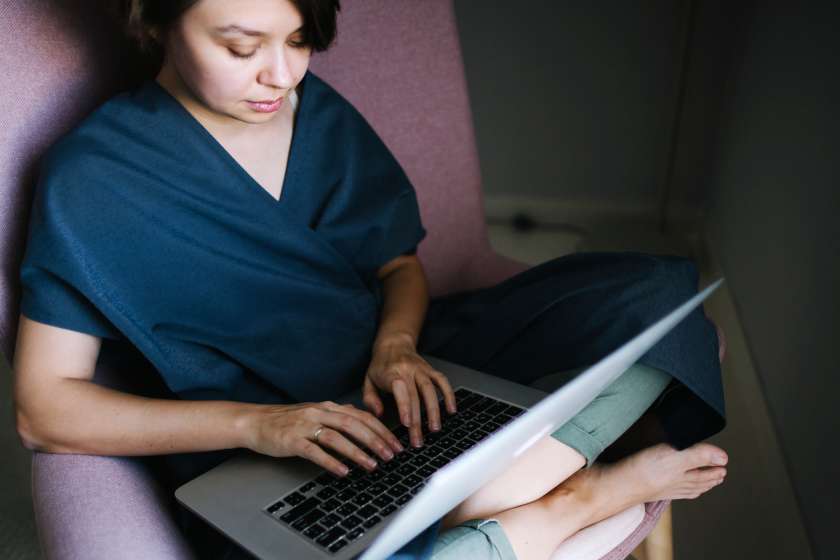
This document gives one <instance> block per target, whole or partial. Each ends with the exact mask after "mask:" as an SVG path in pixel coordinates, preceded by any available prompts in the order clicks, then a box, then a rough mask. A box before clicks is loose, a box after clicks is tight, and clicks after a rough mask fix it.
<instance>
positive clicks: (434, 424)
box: [432, 422, 440, 432]
mask: <svg viewBox="0 0 840 560" xmlns="http://www.w3.org/2000/svg"><path fill="white" fill-rule="evenodd" d="M432 429H433V430H434V431H436V432H437V431H439V430H440V422H432Z"/></svg>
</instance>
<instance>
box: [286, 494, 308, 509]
mask: <svg viewBox="0 0 840 560" xmlns="http://www.w3.org/2000/svg"><path fill="white" fill-rule="evenodd" d="M284 499H285V500H286V503H287V504H289V505H290V506H296V505H298V504H299V503H301V502H302V501H303V500H305V499H306V498H304V497H303V496H302V495H301V494H298V493H297V492H292V493H291V494H289V495H288V496H286V497H285V498H284Z"/></svg>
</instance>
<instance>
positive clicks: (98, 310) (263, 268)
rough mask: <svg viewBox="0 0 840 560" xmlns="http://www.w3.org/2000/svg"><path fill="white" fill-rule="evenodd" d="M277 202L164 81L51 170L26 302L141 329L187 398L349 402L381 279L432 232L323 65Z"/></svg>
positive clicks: (306, 85) (34, 228)
mask: <svg viewBox="0 0 840 560" xmlns="http://www.w3.org/2000/svg"><path fill="white" fill-rule="evenodd" d="M301 84H302V94H301V96H300V105H299V107H298V114H297V116H296V124H295V128H294V133H293V136H292V142H291V148H290V154H289V159H288V164H287V169H286V176H285V182H284V187H283V193H282V196H281V197H280V200H279V201H278V200H277V199H275V198H274V197H273V196H271V194H269V193H268V192H267V191H266V190H265V189H263V188H262V187H261V186H260V185H259V184H258V183H257V182H256V181H254V179H253V178H252V177H251V176H250V175H249V174H248V173H247V172H246V171H245V170H244V169H243V168H242V167H241V166H240V165H239V164H238V163H237V162H236V161H235V160H234V159H233V157H232V156H231V155H230V154H229V153H228V152H227V151H226V150H225V149H224V148H223V147H222V146H221V144H219V143H218V142H217V141H216V140H215V139H214V137H213V136H212V135H210V133H209V132H207V130H206V129H205V128H204V127H203V126H202V125H201V124H200V123H199V122H198V121H197V120H195V119H194V118H193V117H192V115H191V114H190V113H189V112H188V111H186V109H184V108H183V106H182V105H181V104H180V103H179V102H178V101H177V100H176V99H175V98H173V97H172V96H171V95H170V94H169V93H168V92H167V91H166V90H165V89H163V88H162V87H161V86H160V85H159V84H157V82H155V81H148V82H146V83H145V84H144V85H143V86H142V87H140V88H139V89H138V90H136V91H134V92H130V93H125V94H121V95H118V96H117V97H115V98H113V99H111V100H110V101H108V102H106V103H105V104H104V105H102V106H101V107H100V108H99V109H98V110H96V111H95V112H94V113H93V114H92V115H91V116H90V117H88V118H87V119H86V120H85V121H84V122H83V123H82V124H81V125H80V126H78V127H77V128H76V129H74V130H73V131H72V132H71V133H70V134H68V135H67V136H65V137H64V138H63V139H61V141H60V142H58V143H57V144H56V145H54V146H53V148H52V149H51V150H50V151H49V153H48V155H47V157H46V158H45V160H44V162H43V165H42V173H41V176H40V182H39V184H38V185H37V189H36V195H35V203H34V208H33V213H32V218H31V226H30V236H29V242H28V245H27V250H26V255H25V258H24V262H23V265H22V269H21V281H22V284H23V301H22V304H21V305H22V312H23V314H24V315H26V316H27V317H29V318H31V319H34V320H36V321H40V322H44V323H48V324H52V325H56V326H60V327H64V328H67V329H72V330H77V331H81V332H85V333H90V334H93V335H96V336H100V337H107V338H121V337H125V338H127V339H128V340H129V341H130V342H132V343H133V344H134V345H135V346H136V347H137V348H138V349H139V350H140V351H142V352H143V354H144V355H146V357H147V358H148V359H149V360H150V361H151V362H152V363H153V364H154V366H155V367H156V368H157V369H158V370H159V371H160V373H161V375H162V377H163V378H164V381H165V382H166V384H167V385H168V387H169V388H170V389H171V390H172V391H173V392H174V393H175V394H177V395H179V396H180V397H182V398H189V399H231V400H238V401H247V402H274V403H276V402H293V401H308V400H318V401H321V400H328V399H334V398H336V397H338V396H340V395H342V394H344V393H346V392H347V391H348V390H350V389H351V388H353V387H355V386H358V385H360V384H361V381H362V379H363V376H364V373H365V371H366V370H367V367H368V365H369V363H370V355H369V354H370V349H371V346H372V342H373V340H374V338H375V334H376V329H377V325H378V319H379V312H380V310H381V304H382V299H381V286H380V281H379V280H378V279H377V278H376V271H377V270H378V269H379V268H380V267H381V266H382V265H384V264H385V263H387V262H388V261H390V260H392V259H393V258H395V257H397V256H399V255H401V254H405V253H411V252H413V251H414V250H415V248H416V246H417V244H418V243H419V242H420V241H421V240H422V239H423V237H424V236H425V233H426V232H425V230H424V228H423V226H422V225H421V221H420V214H419V210H418V206H417V199H416V196H415V192H414V189H413V187H412V185H411V183H410V182H409V180H408V178H407V177H406V175H405V173H404V172H403V170H402V168H401V167H400V165H399V164H398V163H397V161H396V159H395V158H394V157H393V156H392V154H391V153H390V152H389V151H388V149H387V148H386V146H385V145H384V144H383V143H382V141H381V140H380V139H379V137H378V136H377V135H376V133H375V132H374V131H373V129H372V128H371V127H370V126H369V124H368V123H367V122H366V121H365V119H364V118H363V117H362V116H361V114H359V113H358V111H356V110H355V109H354V108H353V107H352V106H351V105H350V103H348V102H347V101H346V100H345V99H344V98H343V97H342V96H341V95H340V94H338V93H337V92H336V91H335V90H334V89H333V88H332V87H330V86H329V85H328V84H326V83H325V82H324V81H322V80H321V79H320V78H318V77H317V76H315V75H314V74H312V73H311V72H307V74H306V75H305V76H304V79H303V80H302V82H301Z"/></svg>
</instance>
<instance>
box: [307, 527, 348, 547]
mask: <svg viewBox="0 0 840 560" xmlns="http://www.w3.org/2000/svg"><path fill="white" fill-rule="evenodd" d="M346 532H347V531H345V530H344V529H342V528H341V527H333V528H332V529H330V530H329V531H327V532H326V533H324V534H323V535H321V536H320V537H319V538H318V539H316V541H315V542H317V543H318V544H320V545H321V546H329V545H331V544H332V543H334V542H335V541H337V540H338V539H340V538H341V537H343V536H344V535H345V533H346Z"/></svg>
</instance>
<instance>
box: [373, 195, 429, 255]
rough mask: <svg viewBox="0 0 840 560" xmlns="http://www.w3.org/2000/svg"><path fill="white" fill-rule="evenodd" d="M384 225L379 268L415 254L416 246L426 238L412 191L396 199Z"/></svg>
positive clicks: (415, 197)
mask: <svg viewBox="0 0 840 560" xmlns="http://www.w3.org/2000/svg"><path fill="white" fill-rule="evenodd" d="M386 224H387V225H386V228H385V233H384V236H383V241H382V250H381V252H380V254H379V259H378V260H379V266H380V267H382V266H384V265H385V264H387V263H388V262H390V261H392V260H393V259H395V258H397V257H399V256H400V255H414V254H416V253H417V246H418V245H419V244H420V242H421V241H422V240H423V238H424V237H426V230H425V229H424V228H423V224H422V222H421V219H420V207H419V206H418V204H417V196H416V195H415V193H414V189H410V190H407V191H404V192H403V193H402V194H401V195H400V196H399V197H397V199H396V200H395V201H394V205H393V207H392V209H391V213H390V215H389V216H388V219H387V222H386Z"/></svg>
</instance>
